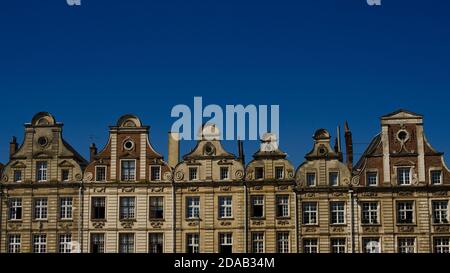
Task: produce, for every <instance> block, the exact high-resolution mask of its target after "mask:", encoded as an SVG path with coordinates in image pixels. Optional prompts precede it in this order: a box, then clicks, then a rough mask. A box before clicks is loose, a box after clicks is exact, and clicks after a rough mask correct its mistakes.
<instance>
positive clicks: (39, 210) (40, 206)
mask: <svg viewBox="0 0 450 273" xmlns="http://www.w3.org/2000/svg"><path fill="white" fill-rule="evenodd" d="M47 206H48V200H47V198H36V199H35V200H34V219H35V220H46V219H47V212H48V207H47Z"/></svg>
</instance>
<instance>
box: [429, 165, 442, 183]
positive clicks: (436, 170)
mask: <svg viewBox="0 0 450 273" xmlns="http://www.w3.org/2000/svg"><path fill="white" fill-rule="evenodd" d="M434 172H439V173H440V176H439V183H433V173H434ZM443 174H444V172H443V171H442V169H438V168H430V172H429V176H430V184H431V185H442V184H443V181H444V175H443Z"/></svg>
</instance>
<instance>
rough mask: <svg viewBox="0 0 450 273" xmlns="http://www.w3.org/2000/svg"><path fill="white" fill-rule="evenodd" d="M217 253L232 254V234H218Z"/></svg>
mask: <svg viewBox="0 0 450 273" xmlns="http://www.w3.org/2000/svg"><path fill="white" fill-rule="evenodd" d="M219 243H220V245H219V253H222V254H231V253H233V234H231V233H220V234H219Z"/></svg>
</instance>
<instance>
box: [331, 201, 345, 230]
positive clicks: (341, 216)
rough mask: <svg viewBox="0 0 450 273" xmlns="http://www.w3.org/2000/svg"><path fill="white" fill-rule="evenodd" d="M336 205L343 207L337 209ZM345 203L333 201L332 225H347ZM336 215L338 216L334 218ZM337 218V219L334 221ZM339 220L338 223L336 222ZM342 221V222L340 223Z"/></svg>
mask: <svg viewBox="0 0 450 273" xmlns="http://www.w3.org/2000/svg"><path fill="white" fill-rule="evenodd" d="M334 205H342V207H335V206H334ZM345 210H346V204H345V201H331V202H330V223H331V224H332V225H345V223H346V221H345ZM334 215H336V216H335V217H334ZM334 218H335V219H334ZM334 220H337V221H334ZM340 220H342V221H340Z"/></svg>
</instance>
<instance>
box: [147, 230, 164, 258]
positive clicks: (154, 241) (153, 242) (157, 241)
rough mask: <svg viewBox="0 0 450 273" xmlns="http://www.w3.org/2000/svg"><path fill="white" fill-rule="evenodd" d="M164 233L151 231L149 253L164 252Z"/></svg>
mask: <svg viewBox="0 0 450 273" xmlns="http://www.w3.org/2000/svg"><path fill="white" fill-rule="evenodd" d="M163 236H164V235H163V234H162V233H150V234H149V235H148V253H154V254H156V253H163V242H164V240H163Z"/></svg>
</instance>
